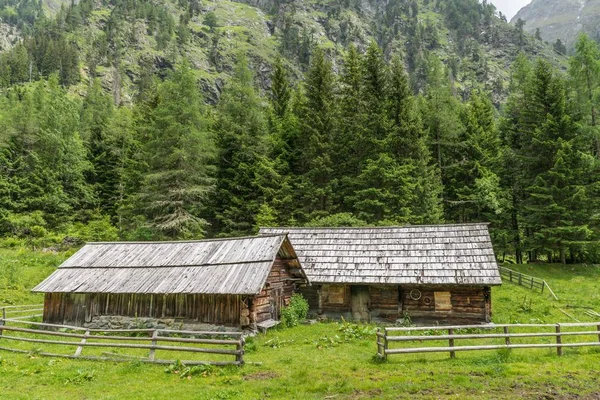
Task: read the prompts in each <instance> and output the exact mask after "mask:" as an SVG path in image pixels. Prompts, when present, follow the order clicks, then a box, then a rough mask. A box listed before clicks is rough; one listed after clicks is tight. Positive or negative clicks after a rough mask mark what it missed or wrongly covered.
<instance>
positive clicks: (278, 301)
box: [271, 288, 284, 321]
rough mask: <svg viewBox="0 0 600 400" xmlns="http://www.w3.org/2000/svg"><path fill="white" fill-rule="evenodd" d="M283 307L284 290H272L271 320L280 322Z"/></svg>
mask: <svg viewBox="0 0 600 400" xmlns="http://www.w3.org/2000/svg"><path fill="white" fill-rule="evenodd" d="M283 305H284V304H283V289H281V288H277V289H271V319H273V320H274V321H279V317H280V316H281V307H283Z"/></svg>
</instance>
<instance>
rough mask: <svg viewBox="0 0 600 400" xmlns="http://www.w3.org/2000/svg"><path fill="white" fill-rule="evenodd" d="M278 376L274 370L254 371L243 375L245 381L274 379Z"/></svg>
mask: <svg viewBox="0 0 600 400" xmlns="http://www.w3.org/2000/svg"><path fill="white" fill-rule="evenodd" d="M277 377H279V375H278V374H276V373H275V372H256V373H254V374H249V375H246V376H244V380H245V381H266V380H267V379H274V378H277Z"/></svg>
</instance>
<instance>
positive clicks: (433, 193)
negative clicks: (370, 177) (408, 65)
mask: <svg viewBox="0 0 600 400" xmlns="http://www.w3.org/2000/svg"><path fill="white" fill-rule="evenodd" d="M388 96H389V98H388V101H387V108H388V110H387V111H388V120H389V121H390V128H389V134H388V137H387V141H386V148H388V149H389V151H390V152H391V153H392V154H393V157H394V158H395V159H396V162H397V163H399V164H400V165H406V166H408V168H407V172H408V173H409V176H410V182H411V184H410V186H411V187H412V191H411V193H410V196H408V197H407V198H406V199H405V201H406V202H407V203H408V207H409V208H410V217H409V219H408V221H409V222H411V223H415V224H418V223H439V222H441V221H442V220H443V207H442V203H441V195H442V182H441V177H440V174H439V169H438V168H436V166H435V165H434V162H433V159H432V157H431V153H430V151H429V149H428V148H427V140H426V139H427V138H426V134H425V131H424V129H423V124H422V121H421V118H420V114H419V112H418V109H417V104H416V101H415V98H414V96H413V95H412V94H411V92H410V87H409V84H408V77H407V75H406V72H405V70H404V65H403V64H402V61H401V60H400V59H399V58H397V57H395V58H394V59H392V64H391V69H390V83H389V91H388Z"/></svg>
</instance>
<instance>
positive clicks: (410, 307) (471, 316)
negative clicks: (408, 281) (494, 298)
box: [401, 286, 491, 323]
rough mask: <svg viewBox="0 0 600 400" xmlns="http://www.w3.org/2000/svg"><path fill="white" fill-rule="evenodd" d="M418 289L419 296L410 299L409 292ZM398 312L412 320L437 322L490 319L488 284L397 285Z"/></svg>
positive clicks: (487, 320) (486, 320)
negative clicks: (398, 296)
mask: <svg viewBox="0 0 600 400" xmlns="http://www.w3.org/2000/svg"><path fill="white" fill-rule="evenodd" d="M413 289H418V290H419V291H420V292H421V298H420V299H418V300H415V299H413V298H411V296H410V292H411V290H413ZM401 301H402V308H401V315H404V313H406V314H408V315H409V316H410V317H411V318H412V319H413V320H428V321H431V320H435V321H437V322H449V323H453V322H461V321H473V320H476V321H480V322H489V321H490V318H491V298H490V289H489V287H482V286H446V287H443V286H436V287H431V286H407V287H402V288H401Z"/></svg>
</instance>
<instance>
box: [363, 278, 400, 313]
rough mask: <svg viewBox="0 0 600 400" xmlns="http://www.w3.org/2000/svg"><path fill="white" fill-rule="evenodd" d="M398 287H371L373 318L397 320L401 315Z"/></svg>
mask: <svg viewBox="0 0 600 400" xmlns="http://www.w3.org/2000/svg"><path fill="white" fill-rule="evenodd" d="M398 290H399V289H398V286H394V285H385V286H383V285H382V286H379V285H372V286H369V296H370V310H371V314H372V316H373V317H378V318H388V319H391V320H396V319H397V318H398V317H399V316H400V315H399V307H398V303H399V293H398Z"/></svg>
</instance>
